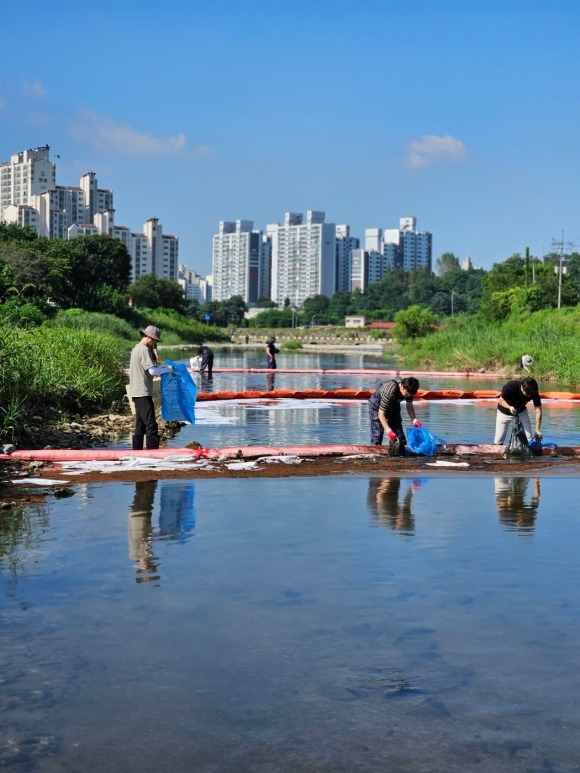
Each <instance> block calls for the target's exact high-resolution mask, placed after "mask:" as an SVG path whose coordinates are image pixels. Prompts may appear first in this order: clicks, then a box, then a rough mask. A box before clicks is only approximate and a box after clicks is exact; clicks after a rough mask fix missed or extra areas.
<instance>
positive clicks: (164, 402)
mask: <svg viewBox="0 0 580 773" xmlns="http://www.w3.org/2000/svg"><path fill="white" fill-rule="evenodd" d="M167 364H168V365H170V366H171V367H172V368H173V372H172V373H163V375H162V376H161V418H162V419H163V420H164V421H186V422H188V423H189V424H195V400H196V397H197V387H196V385H195V381H194V380H193V378H192V377H191V374H190V372H189V371H188V370H187V366H186V365H183V364H177V363H175V362H173V361H172V360H167Z"/></svg>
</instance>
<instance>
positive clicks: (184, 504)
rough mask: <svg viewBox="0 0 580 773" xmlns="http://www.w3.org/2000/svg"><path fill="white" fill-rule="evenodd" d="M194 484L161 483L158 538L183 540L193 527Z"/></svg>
mask: <svg viewBox="0 0 580 773" xmlns="http://www.w3.org/2000/svg"><path fill="white" fill-rule="evenodd" d="M194 494H195V484H194V483H190V482H187V483H177V482H175V483H173V482H172V483H165V484H162V485H161V504H160V509H159V538H160V539H171V540H177V541H178V542H185V541H186V540H187V538H188V536H189V533H190V532H191V531H193V529H194V527H195V505H194Z"/></svg>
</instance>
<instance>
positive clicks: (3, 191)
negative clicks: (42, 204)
mask: <svg viewBox="0 0 580 773" xmlns="http://www.w3.org/2000/svg"><path fill="white" fill-rule="evenodd" d="M55 184H56V165H55V164H53V163H52V161H51V160H50V147H49V146H48V145H45V146H44V147H41V148H30V149H29V150H22V151H21V152H20V153H15V154H14V155H13V156H11V158H10V161H9V162H8V161H5V162H4V163H2V164H0V213H1V212H2V210H4V209H5V208H6V207H9V206H11V205H16V206H18V205H20V204H23V205H29V206H32V197H33V196H39V195H40V194H41V193H44V191H48V190H50V189H51V188H54V186H55Z"/></svg>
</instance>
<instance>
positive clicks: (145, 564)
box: [129, 480, 160, 582]
mask: <svg viewBox="0 0 580 773" xmlns="http://www.w3.org/2000/svg"><path fill="white" fill-rule="evenodd" d="M156 488H157V481H156V480H144V481H139V482H138V483H136V484H135V496H134V497H133V504H132V505H131V510H130V512H129V558H130V559H131V560H133V561H135V562H136V563H137V576H136V577H135V581H136V582H154V581H155V580H158V579H159V577H160V575H159V574H157V562H158V559H157V557H156V556H155V555H154V554H153V549H152V543H153V525H152V523H151V517H152V515H153V501H154V499H155V490H156Z"/></svg>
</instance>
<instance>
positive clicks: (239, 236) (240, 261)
mask: <svg viewBox="0 0 580 773" xmlns="http://www.w3.org/2000/svg"><path fill="white" fill-rule="evenodd" d="M268 252H269V247H268V244H267V243H265V242H264V238H263V234H262V232H261V231H255V230H254V223H253V221H252V220H236V221H235V222H234V221H229V220H222V221H221V222H220V224H219V233H217V234H215V235H214V237H213V250H212V263H213V277H214V281H213V299H214V300H215V301H225V300H227V299H228V298H231V297H232V295H241V297H242V298H243V299H244V302H245V303H246V304H247V305H248V306H250V305H253V304H255V303H256V302H257V301H258V300H259V299H260V297H261V296H260V293H261V292H264V288H265V286H266V283H267V277H266V276H264V274H265V271H266V269H267V266H265V265H264V261H265V260H266V259H267V254H268ZM266 291H267V290H266Z"/></svg>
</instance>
